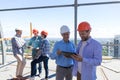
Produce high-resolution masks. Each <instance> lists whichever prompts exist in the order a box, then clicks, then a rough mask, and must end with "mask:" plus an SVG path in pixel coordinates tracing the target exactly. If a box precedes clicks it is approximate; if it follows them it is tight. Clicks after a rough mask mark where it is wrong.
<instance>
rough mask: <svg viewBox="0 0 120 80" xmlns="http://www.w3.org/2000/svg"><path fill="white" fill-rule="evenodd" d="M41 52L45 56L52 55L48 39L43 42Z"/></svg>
mask: <svg viewBox="0 0 120 80" xmlns="http://www.w3.org/2000/svg"><path fill="white" fill-rule="evenodd" d="M40 50H41V54H42V55H43V56H47V57H49V54H50V43H49V41H48V40H47V39H46V38H45V39H42V40H41V45H40Z"/></svg>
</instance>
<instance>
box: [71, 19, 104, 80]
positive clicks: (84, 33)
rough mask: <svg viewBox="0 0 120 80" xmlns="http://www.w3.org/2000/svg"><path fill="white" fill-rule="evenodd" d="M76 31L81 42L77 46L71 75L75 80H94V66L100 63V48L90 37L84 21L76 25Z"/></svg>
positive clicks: (87, 25)
mask: <svg viewBox="0 0 120 80" xmlns="http://www.w3.org/2000/svg"><path fill="white" fill-rule="evenodd" d="M77 31H78V32H79V36H80V37H81V41H80V42H79V44H78V46H77V50H76V53H77V55H72V56H71V57H72V58H73V59H75V65H74V68H73V74H74V75H77V80H96V78H97V77H96V66H98V65H100V64H101V62H102V46H101V44H100V43H99V42H97V41H96V40H94V39H93V38H92V37H91V36H90V32H91V26H90V24H89V23H88V22H86V21H84V22H81V23H80V24H79V25H78V29H77Z"/></svg>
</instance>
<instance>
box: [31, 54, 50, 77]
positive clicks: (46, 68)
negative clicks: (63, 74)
mask: <svg viewBox="0 0 120 80" xmlns="http://www.w3.org/2000/svg"><path fill="white" fill-rule="evenodd" d="M48 60H49V58H48V57H47V56H42V55H41V56H40V57H39V58H38V59H35V60H33V61H32V62H31V76H35V74H36V64H37V63H40V62H42V61H43V64H44V69H45V78H48Z"/></svg>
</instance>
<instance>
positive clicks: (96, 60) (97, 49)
mask: <svg viewBox="0 0 120 80" xmlns="http://www.w3.org/2000/svg"><path fill="white" fill-rule="evenodd" d="M93 55H94V56H93V57H91V58H86V57H84V58H83V62H85V63H87V64H89V65H93V66H98V65H100V64H101V62H102V46H101V45H100V44H96V45H94V51H93Z"/></svg>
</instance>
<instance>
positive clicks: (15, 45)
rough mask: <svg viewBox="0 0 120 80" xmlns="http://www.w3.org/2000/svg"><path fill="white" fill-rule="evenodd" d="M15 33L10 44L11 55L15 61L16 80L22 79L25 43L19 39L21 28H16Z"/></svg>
mask: <svg viewBox="0 0 120 80" xmlns="http://www.w3.org/2000/svg"><path fill="white" fill-rule="evenodd" d="M15 32H16V35H15V36H14V37H13V38H12V40H11V43H12V50H13V55H14V57H15V58H16V59H17V69H16V77H17V79H23V77H22V73H23V69H24V67H25V64H26V61H25V58H24V57H23V55H24V49H23V47H24V46H25V41H24V40H23V39H22V38H21V35H22V29H21V28H16V29H15Z"/></svg>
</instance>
